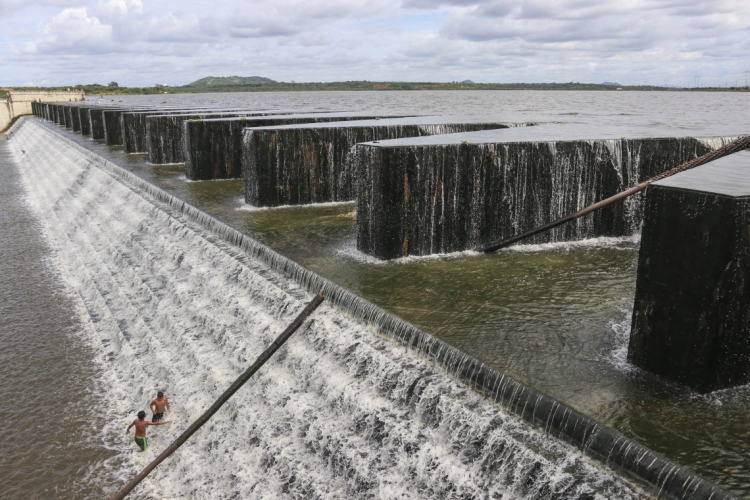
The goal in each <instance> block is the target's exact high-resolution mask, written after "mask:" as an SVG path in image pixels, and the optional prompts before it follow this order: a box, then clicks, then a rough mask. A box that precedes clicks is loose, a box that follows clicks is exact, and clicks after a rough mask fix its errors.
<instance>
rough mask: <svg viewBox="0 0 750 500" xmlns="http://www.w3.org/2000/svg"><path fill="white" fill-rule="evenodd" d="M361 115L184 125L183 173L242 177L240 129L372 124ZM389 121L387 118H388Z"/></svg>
mask: <svg viewBox="0 0 750 500" xmlns="http://www.w3.org/2000/svg"><path fill="white" fill-rule="evenodd" d="M376 118H378V117H377V116H375V115H368V114H363V113H342V112H331V113H313V112H309V113H301V112H299V111H298V112H295V113H292V112H277V113H275V114H273V113H266V114H264V115H263V116H261V114H260V113H258V114H257V115H256V116H255V117H249V116H246V117H234V118H214V119H207V120H191V121H185V122H183V127H184V129H185V130H184V137H185V140H184V146H185V148H186V149H185V151H184V158H185V173H186V176H187V178H188V179H191V180H212V179H231V178H241V177H242V175H243V174H242V172H243V171H242V141H243V132H242V131H243V129H246V128H249V127H263V126H283V127H287V126H293V125H295V124H309V123H326V122H347V123H348V122H350V121H352V120H370V119H372V120H375V119H376ZM388 118H390V117H388Z"/></svg>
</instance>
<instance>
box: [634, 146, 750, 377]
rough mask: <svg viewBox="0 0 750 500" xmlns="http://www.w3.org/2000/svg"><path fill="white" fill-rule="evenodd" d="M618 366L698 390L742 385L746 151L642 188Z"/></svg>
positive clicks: (749, 363) (749, 180)
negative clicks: (627, 321) (625, 337)
mask: <svg viewBox="0 0 750 500" xmlns="http://www.w3.org/2000/svg"><path fill="white" fill-rule="evenodd" d="M628 359H629V360H630V361H631V362H632V363H633V364H635V365H636V366H639V367H641V368H644V369H646V370H648V371H651V372H653V373H656V374H658V375H661V376H663V377H665V378H667V379H670V380H674V381H677V382H680V383H683V384H686V385H688V386H690V387H691V388H693V389H694V390H696V391H699V392H710V391H714V390H717V389H725V388H728V387H734V386H738V385H743V384H747V383H748V382H750V151H743V152H740V153H735V154H733V155H730V156H727V157H725V158H721V159H719V160H716V161H714V162H711V163H708V164H706V165H704V166H701V167H698V168H696V169H693V170H690V171H687V172H683V173H680V174H677V175H675V176H673V177H670V178H667V179H664V180H661V181H659V182H656V183H654V184H652V185H651V186H649V188H648V190H647V194H646V204H645V218H644V223H643V232H642V236H641V249H640V255H639V259H638V279H637V285H636V295H635V306H634V310H633V323H632V330H631V334H630V346H629V349H628Z"/></svg>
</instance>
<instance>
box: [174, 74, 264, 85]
mask: <svg viewBox="0 0 750 500" xmlns="http://www.w3.org/2000/svg"><path fill="white" fill-rule="evenodd" d="M259 83H276V82H275V81H274V80H271V79H270V78H265V77H262V76H207V77H206V78H201V79H200V80H196V81H194V82H193V83H188V84H187V85H186V87H228V86H231V85H257V84H259Z"/></svg>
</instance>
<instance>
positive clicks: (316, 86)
mask: <svg viewBox="0 0 750 500" xmlns="http://www.w3.org/2000/svg"><path fill="white" fill-rule="evenodd" d="M13 89H14V90H63V91H64V90H68V89H70V90H73V89H82V90H84V91H85V92H86V95H91V96H93V95H128V94H130V95H143V94H167V93H168V94H184V93H203V92H300V91H357V90H370V91H374V90H378V91H387V90H589V91H633V90H641V91H643V90H646V91H663V92H664V91H669V92H695V91H700V92H733V91H734V92H747V91H748V90H749V89H748V87H698V88H675V87H660V86H656V85H618V84H595V83H576V82H568V83H469V82H443V83H435V82H373V81H366V80H364V81H347V82H328V83H323V82H310V83H296V82H276V81H273V80H271V79H269V78H264V77H260V76H251V77H239V76H229V77H206V78H201V79H200V80H197V81H195V82H192V83H190V84H187V85H183V86H178V87H171V86H168V85H154V86H153V87H120V86H119V85H118V84H117V82H110V83H109V84H107V85H100V84H97V83H93V84H89V85H74V86H70V87H13ZM7 90H8V89H0V98H4V97H5V96H6V91H7Z"/></svg>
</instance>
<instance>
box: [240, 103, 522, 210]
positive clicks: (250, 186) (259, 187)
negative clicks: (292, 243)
mask: <svg viewBox="0 0 750 500" xmlns="http://www.w3.org/2000/svg"><path fill="white" fill-rule="evenodd" d="M360 118H361V117H360ZM340 119H341V118H336V120H340ZM421 121H424V119H422V120H421ZM404 122H405V123H404V124H399V125H368V126H363V125H360V124H356V123H354V124H342V125H341V126H324V127H315V126H310V127H296V128H281V127H280V128H267V129H266V128H264V129H255V130H250V129H246V130H244V132H243V133H244V137H243V139H242V141H243V142H242V165H243V166H242V168H243V172H244V175H245V201H246V202H247V203H249V204H251V205H255V206H263V207H265V206H279V205H306V204H310V203H327V202H335V201H351V200H354V199H355V198H356V196H357V182H356V180H357V162H356V161H354V158H355V155H353V154H352V152H353V148H354V147H355V145H356V144H358V143H361V142H370V141H384V140H388V139H401V138H406V137H421V136H427V135H438V134H453V133H459V132H476V131H480V130H489V129H498V128H507V127H510V126H526V125H531V124H526V123H521V124H506V123H440V124H415V123H412V124H409V123H408V122H409V120H408V119H404Z"/></svg>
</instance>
